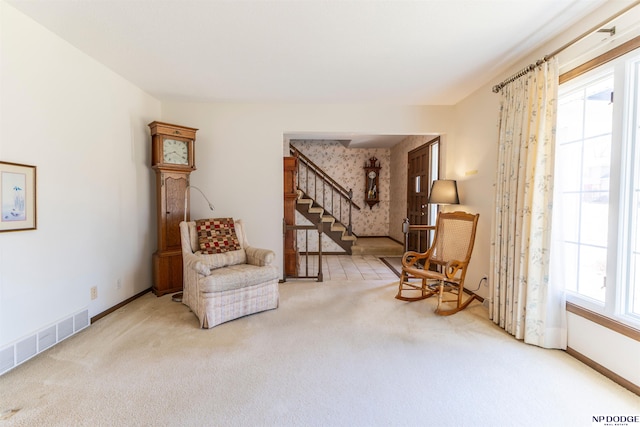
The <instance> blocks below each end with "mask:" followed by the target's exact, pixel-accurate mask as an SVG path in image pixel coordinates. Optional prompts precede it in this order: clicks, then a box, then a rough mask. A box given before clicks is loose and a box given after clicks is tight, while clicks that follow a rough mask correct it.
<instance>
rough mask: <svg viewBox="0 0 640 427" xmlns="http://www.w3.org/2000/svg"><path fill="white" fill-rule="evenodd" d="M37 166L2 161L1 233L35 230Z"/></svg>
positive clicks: (0, 164) (0, 174)
mask: <svg viewBox="0 0 640 427" xmlns="http://www.w3.org/2000/svg"><path fill="white" fill-rule="evenodd" d="M36 200H37V198H36V167H35V166H31V165H23V164H20V163H9V162H0V233H1V232H5V231H24V230H35V229H36V226H37V210H36Z"/></svg>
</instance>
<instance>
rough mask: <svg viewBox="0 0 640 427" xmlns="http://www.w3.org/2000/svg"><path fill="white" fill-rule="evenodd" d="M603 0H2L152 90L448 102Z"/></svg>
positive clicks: (232, 97) (186, 95) (262, 98)
mask: <svg viewBox="0 0 640 427" xmlns="http://www.w3.org/2000/svg"><path fill="white" fill-rule="evenodd" d="M605 1H606V0H417V1H404V0H396V1H394V0H388V1H374V0H354V1H347V0H344V1H341V0H334V1H328V0H300V1H295V0H290V1H275V0H253V1H231V0H227V1H222V0H209V1H205V0H162V1H161V0H128V1H125V0H102V1H98V0H56V1H51V0H7V2H8V3H9V4H11V5H12V6H14V7H15V8H17V9H18V10H20V11H22V12H23V13H25V14H26V15H28V16H30V17H32V18H33V19H34V20H36V21H37V22H39V23H40V24H42V25H43V26H45V27H47V28H49V29H50V30H51V31H53V32H54V33H56V34H58V35H59V36H60V37H62V38H63V39H66V40H67V41H68V42H69V43H71V44H72V45H74V46H76V47H77V48H78V49H80V50H82V51H84V52H86V53H87V54H88V55H90V56H92V57H93V58H95V59H96V60H98V61H100V62H101V63H103V64H104V65H106V66H107V67H109V68H111V69H112V70H113V71H115V72H116V73H118V74H120V75H121V76H123V77H124V78H126V79H127V80H129V81H131V82H132V83H134V84H135V85H136V86H138V87H140V88H142V89H143V90H144V91H146V92H148V93H149V94H151V95H153V96H155V97H157V98H158V99H160V100H193V101H203V102H265V103H350V104H360V103H363V104H371V103H377V104H399V105H453V104H456V103H457V102H459V101H460V100H462V99H463V98H464V97H466V96H468V95H469V94H471V93H472V92H473V91H475V90H476V89H478V88H479V87H480V86H482V85H484V84H486V83H487V82H490V79H492V78H495V76H496V75H498V74H499V73H501V72H504V71H505V70H506V69H507V68H508V67H509V66H512V65H513V63H514V62H515V61H516V60H518V59H520V58H521V57H522V56H523V55H524V54H526V53H528V52H529V51H531V50H532V49H534V48H536V47H538V46H540V45H541V44H543V43H545V42H547V41H549V40H550V39H551V38H552V37H554V36H555V35H557V34H558V33H560V32H562V31H563V29H565V28H567V26H569V25H571V24H573V23H575V22H577V21H578V20H580V19H581V18H582V17H584V16H585V15H586V14H588V13H589V12H591V11H593V10H594V9H595V8H596V7H598V6H599V5H601V4H603V3H604V2H605ZM532 59H534V58H532ZM490 83H493V82H490ZM495 83H497V82H495ZM338 139H340V138H338Z"/></svg>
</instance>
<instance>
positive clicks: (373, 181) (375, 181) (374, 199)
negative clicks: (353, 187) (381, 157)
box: [364, 157, 380, 209]
mask: <svg viewBox="0 0 640 427" xmlns="http://www.w3.org/2000/svg"><path fill="white" fill-rule="evenodd" d="M364 173H365V180H366V186H365V189H364V201H365V202H366V203H367V204H368V205H369V209H372V208H373V205H375V204H377V203H380V190H379V189H380V162H378V159H376V158H375V157H372V158H370V159H369V163H365V165H364Z"/></svg>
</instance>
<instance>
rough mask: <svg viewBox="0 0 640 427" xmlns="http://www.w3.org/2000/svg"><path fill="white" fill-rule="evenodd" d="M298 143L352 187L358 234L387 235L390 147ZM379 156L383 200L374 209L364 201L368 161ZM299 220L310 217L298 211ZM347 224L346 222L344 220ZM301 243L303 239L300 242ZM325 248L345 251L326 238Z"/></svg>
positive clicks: (328, 142)
mask: <svg viewBox="0 0 640 427" xmlns="http://www.w3.org/2000/svg"><path fill="white" fill-rule="evenodd" d="M290 144H291V145H292V146H294V147H296V148H297V149H298V150H300V152H302V154H304V155H305V156H307V157H308V158H309V159H311V161H313V162H314V163H315V164H316V165H318V166H319V167H320V168H322V169H323V170H324V171H325V172H326V173H327V174H328V175H329V176H331V178H333V179H334V180H335V181H336V182H338V183H339V184H340V185H342V186H343V187H344V188H346V189H347V190H349V189H353V201H354V203H356V204H357V205H358V206H360V210H357V209H353V210H352V221H353V232H354V233H355V234H357V235H358V236H386V235H388V232H389V183H390V169H389V165H390V150H389V149H384V148H347V147H345V146H344V145H342V144H341V143H340V142H338V141H329V140H322V141H310V140H292V141H290ZM371 157H376V158H377V159H378V161H379V163H380V167H381V169H380V188H379V190H378V191H379V193H380V203H378V204H377V205H375V206H373V207H372V208H371V209H370V208H369V205H367V204H366V203H365V199H364V195H365V185H366V181H365V174H364V166H365V163H367V162H368V160H369V159H370V158H371ZM296 221H297V222H298V223H299V224H305V223H307V221H306V220H305V219H304V217H302V216H301V215H299V214H298V215H297V218H296ZM345 225H347V224H345ZM298 243H299V246H298V247H300V241H299V242H298ZM322 245H323V248H322V250H323V251H329V252H343V250H342V248H340V247H339V246H337V245H335V244H333V242H331V241H330V240H328V241H327V240H325V239H323V241H322Z"/></svg>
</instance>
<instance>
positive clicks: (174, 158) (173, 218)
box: [149, 122, 198, 296]
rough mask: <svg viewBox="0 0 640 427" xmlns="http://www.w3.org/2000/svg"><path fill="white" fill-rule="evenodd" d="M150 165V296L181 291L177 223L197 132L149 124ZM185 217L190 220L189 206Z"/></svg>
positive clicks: (192, 167)
mask: <svg viewBox="0 0 640 427" xmlns="http://www.w3.org/2000/svg"><path fill="white" fill-rule="evenodd" d="M149 128H150V129H151V166H152V168H153V169H154V170H155V172H156V201H157V203H156V211H157V212H156V215H157V223H158V230H157V233H158V250H157V251H156V252H155V253H154V254H153V287H152V290H153V293H154V294H156V295H157V296H162V295H164V294H168V293H173V292H179V291H181V290H182V250H181V245H180V227H179V225H180V221H182V220H183V219H184V215H185V204H184V201H185V197H187V198H188V197H189V195H188V194H185V193H186V190H187V187H188V186H189V175H190V174H191V172H193V171H194V170H196V165H195V155H194V143H195V138H196V131H197V130H198V129H194V128H188V127H184V126H177V125H172V124H169V123H162V122H152V123H149ZM186 210H187V212H186V215H187V218H189V204H188V203H187V207H186Z"/></svg>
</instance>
